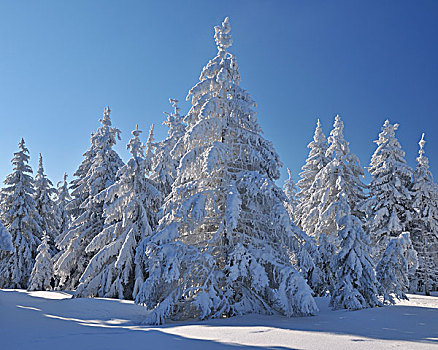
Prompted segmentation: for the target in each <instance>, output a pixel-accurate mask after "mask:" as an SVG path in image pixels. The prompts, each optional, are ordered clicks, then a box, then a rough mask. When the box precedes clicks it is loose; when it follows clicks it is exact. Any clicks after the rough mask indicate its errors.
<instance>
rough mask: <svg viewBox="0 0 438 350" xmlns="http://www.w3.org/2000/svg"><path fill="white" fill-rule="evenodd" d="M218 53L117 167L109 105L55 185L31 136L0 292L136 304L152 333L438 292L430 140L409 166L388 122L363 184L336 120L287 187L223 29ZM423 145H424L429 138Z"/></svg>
mask: <svg viewBox="0 0 438 350" xmlns="http://www.w3.org/2000/svg"><path fill="white" fill-rule="evenodd" d="M214 29H215V34H214V38H215V41H216V45H217V49H218V52H217V55H216V56H215V57H214V58H213V59H211V60H210V61H209V62H208V64H207V65H206V66H205V67H204V68H203V69H202V72H201V75H200V79H199V82H198V83H197V84H196V85H195V86H194V87H193V88H192V89H191V90H190V91H189V93H188V96H187V99H191V104H192V106H191V108H190V110H189V111H188V113H187V114H186V115H185V116H181V114H180V112H181V111H180V108H179V107H178V101H177V100H175V99H171V100H170V102H171V104H172V107H173V109H174V110H173V112H172V113H169V114H166V115H167V120H166V121H165V124H166V125H167V126H168V128H169V130H168V136H167V138H166V139H164V140H162V141H159V142H155V140H154V135H153V125H152V127H151V129H150V132H149V137H148V139H147V142H146V144H144V143H143V142H142V141H141V138H140V137H141V133H142V131H141V130H139V129H138V126H136V128H135V130H133V131H132V138H131V139H130V141H129V143H128V145H127V149H128V150H129V152H130V154H131V158H130V159H129V160H128V161H127V162H126V163H124V162H123V161H122V160H121V158H120V157H119V155H118V154H117V153H116V151H115V150H114V149H113V146H114V145H115V144H116V142H117V141H119V140H120V130H118V129H117V128H116V127H114V126H112V121H111V118H110V112H111V111H110V109H109V107H106V108H105V110H104V113H103V117H102V119H100V124H101V125H100V127H99V128H98V129H97V130H96V131H95V132H93V133H92V134H91V140H90V143H91V145H90V148H89V149H88V150H87V151H86V152H85V153H84V155H83V156H84V160H83V161H82V163H81V164H80V165H79V167H78V169H77V170H76V172H75V173H74V179H73V180H72V181H71V182H70V184H68V183H67V175H65V176H64V179H63V181H61V182H60V183H59V184H58V186H57V188H56V189H55V188H54V186H53V184H52V182H51V181H50V180H49V179H48V178H47V176H46V174H45V173H44V167H43V159H42V157H41V155H40V159H39V167H38V171H37V173H36V175H35V177H33V176H32V169H31V168H30V166H29V165H28V162H29V151H28V149H27V148H26V146H25V143H24V140H21V141H20V143H19V150H18V152H16V153H15V154H14V157H13V159H12V165H13V172H12V173H11V174H10V175H8V176H7V178H6V180H5V181H4V184H5V186H4V187H3V188H2V190H1V196H0V200H1V202H0V218H1V222H2V225H1V224H0V287H1V288H29V289H30V290H50V289H54V288H56V289H65V290H75V291H76V292H75V296H76V297H111V298H120V299H132V300H135V301H136V302H137V303H139V304H142V305H145V306H146V307H147V309H148V310H150V312H149V313H148V322H150V323H155V324H159V323H162V322H164V321H165V320H166V319H187V318H199V319H206V318H218V317H229V316H233V315H242V314H247V313H267V314H272V313H280V314H284V315H287V316H293V315H311V314H314V313H316V312H317V307H316V304H315V301H314V299H313V297H314V296H329V297H330V300H331V305H332V307H333V308H335V309H338V308H346V309H353V310H355V309H361V308H366V307H374V306H378V305H382V304H383V303H394V302H395V299H403V298H406V293H407V292H408V291H411V292H417V291H418V292H426V293H429V291H431V290H436V289H437V288H438V186H437V185H436V184H435V182H434V181H433V178H432V175H431V173H430V171H429V169H428V159H427V158H426V156H425V151H424V145H425V141H424V137H422V138H421V141H420V143H419V144H420V151H419V156H418V158H417V166H416V169H415V170H412V169H411V168H410V167H409V166H408V165H407V163H406V161H405V159H404V156H405V154H404V152H403V150H402V148H401V146H400V143H399V142H398V140H397V137H396V134H395V132H396V130H397V128H398V125H397V124H391V123H390V122H389V121H386V122H385V124H384V125H383V127H382V132H381V133H380V134H379V139H378V140H377V141H376V144H377V149H376V151H375V152H374V154H373V156H372V159H371V163H370V166H369V168H368V169H369V172H370V174H371V178H372V180H371V183H370V184H369V185H366V184H365V183H364V182H363V175H364V170H363V168H362V167H361V166H360V163H359V160H358V158H357V157H356V156H355V155H354V154H353V153H351V152H350V149H349V143H348V142H347V141H346V140H345V139H344V135H343V128H344V124H343V122H342V120H341V118H340V117H339V116H336V118H335V122H334V126H333V129H332V130H331V132H330V136H329V137H328V138H326V137H325V135H324V133H323V130H322V126H321V124H320V122H319V121H318V123H317V126H316V130H315V134H314V137H313V141H312V142H311V143H310V144H309V145H308V147H309V149H310V152H309V156H308V158H307V160H306V163H305V165H304V166H303V167H302V172H301V173H300V177H301V179H300V180H299V181H298V182H297V184H296V185H295V184H294V183H293V181H292V179H291V172H290V171H289V179H288V180H287V181H286V183H285V186H284V189H281V188H279V187H278V186H277V184H276V180H278V179H279V177H280V171H279V169H280V167H281V166H282V164H281V162H280V159H279V156H278V154H277V153H276V151H275V149H274V148H273V145H272V143H271V142H269V141H268V140H266V139H265V138H263V136H262V130H261V128H260V126H259V124H258V123H257V118H256V113H255V111H254V107H255V105H256V104H255V101H254V100H253V99H252V98H251V96H250V95H249V93H248V92H247V91H245V90H244V89H242V88H241V87H240V86H239V82H240V74H239V69H238V65H237V61H236V58H235V57H234V55H232V54H231V53H230V52H229V47H230V46H231V44H232V39H231V34H230V30H231V27H230V23H229V21H228V18H226V19H225V20H224V22H223V23H222V24H221V25H219V26H216V27H215V28H214ZM423 136H424V135H423Z"/></svg>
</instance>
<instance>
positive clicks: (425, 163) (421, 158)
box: [417, 133, 432, 175]
mask: <svg viewBox="0 0 438 350" xmlns="http://www.w3.org/2000/svg"><path fill="white" fill-rule="evenodd" d="M418 144H419V145H420V150H419V151H418V157H417V162H418V165H419V166H421V167H423V168H424V169H429V159H428V158H427V157H426V156H425V155H424V153H425V151H424V145H425V144H426V140H425V139H424V133H423V134H422V135H421V140H420V142H418ZM431 175H432V174H431Z"/></svg>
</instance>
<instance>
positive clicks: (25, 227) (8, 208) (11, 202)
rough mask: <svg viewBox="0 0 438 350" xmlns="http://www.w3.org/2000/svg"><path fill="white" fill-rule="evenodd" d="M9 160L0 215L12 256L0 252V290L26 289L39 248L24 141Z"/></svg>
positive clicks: (38, 226)
mask: <svg viewBox="0 0 438 350" xmlns="http://www.w3.org/2000/svg"><path fill="white" fill-rule="evenodd" d="M18 148H19V151H18V152H16V153H14V158H12V165H13V172H12V173H11V174H10V175H8V176H7V177H6V180H5V181H4V184H5V187H4V188H3V189H2V203H1V207H2V213H3V223H4V225H5V228H6V230H7V231H8V232H9V233H10V234H11V237H12V243H13V246H14V247H13V251H12V254H10V253H7V252H0V288H26V287H27V284H28V280H29V277H30V274H31V271H32V267H33V264H34V262H35V256H36V254H37V247H38V245H39V244H40V240H41V236H42V229H41V227H40V223H41V222H42V219H41V216H40V215H39V213H38V211H37V210H36V203H35V201H34V199H33V195H34V187H33V179H32V176H31V174H32V169H31V167H30V166H29V165H28V162H29V150H28V149H27V148H26V145H25V143H24V140H23V139H21V141H20V143H19V144H18Z"/></svg>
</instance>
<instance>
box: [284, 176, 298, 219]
mask: <svg viewBox="0 0 438 350" xmlns="http://www.w3.org/2000/svg"><path fill="white" fill-rule="evenodd" d="M287 173H288V175H289V177H288V179H287V180H286V181H285V182H284V186H283V191H284V194H285V195H286V198H287V201H286V203H285V205H286V209H287V211H288V212H289V215H290V217H291V219H292V220H293V219H294V214H295V212H296V209H297V206H298V201H297V198H296V195H297V188H296V187H295V184H294V182H293V180H292V173H291V171H290V169H289V168H288V169H287Z"/></svg>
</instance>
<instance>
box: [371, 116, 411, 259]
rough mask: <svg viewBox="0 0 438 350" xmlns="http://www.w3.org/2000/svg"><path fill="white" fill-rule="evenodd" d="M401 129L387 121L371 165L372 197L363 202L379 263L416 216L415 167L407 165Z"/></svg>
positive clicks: (375, 254) (375, 257)
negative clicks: (392, 239)
mask: <svg viewBox="0 0 438 350" xmlns="http://www.w3.org/2000/svg"><path fill="white" fill-rule="evenodd" d="M397 129H398V124H391V123H390V122H389V121H388V120H386V121H385V123H384V124H383V127H382V132H381V133H380V134H379V139H378V140H377V141H375V143H376V144H377V149H376V151H375V152H374V154H373V156H372V158H371V163H370V167H369V172H370V174H371V183H370V185H369V199H368V200H367V201H365V202H364V205H363V208H365V209H364V210H365V211H366V213H367V223H366V229H367V231H368V232H369V235H370V238H371V242H372V243H373V247H374V251H373V255H374V261H375V262H376V263H377V262H378V261H379V260H380V259H381V256H382V254H383V252H384V250H385V248H386V246H387V245H388V242H389V239H390V237H398V236H399V235H400V234H401V233H402V232H404V231H406V230H409V225H410V221H411V217H412V209H411V193H410V191H409V186H410V183H411V176H412V169H411V168H410V167H409V166H408V165H407V163H406V160H405V158H404V156H405V152H404V151H403V150H402V148H401V146H400V143H399V142H398V140H397V137H396V135H395V132H396V130H397Z"/></svg>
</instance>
